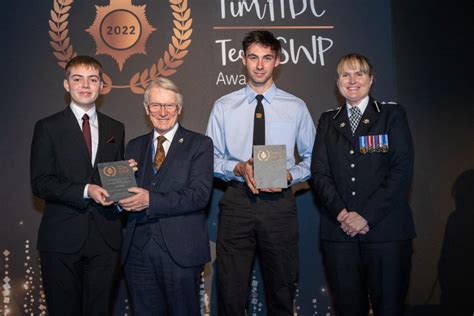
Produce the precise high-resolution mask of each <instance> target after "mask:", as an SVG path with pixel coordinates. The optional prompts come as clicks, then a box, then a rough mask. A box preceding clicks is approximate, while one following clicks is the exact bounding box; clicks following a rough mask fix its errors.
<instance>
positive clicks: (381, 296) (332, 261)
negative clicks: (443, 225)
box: [322, 240, 412, 316]
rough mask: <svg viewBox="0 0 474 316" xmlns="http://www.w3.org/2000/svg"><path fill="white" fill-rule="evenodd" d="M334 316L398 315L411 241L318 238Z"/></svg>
mask: <svg viewBox="0 0 474 316" xmlns="http://www.w3.org/2000/svg"><path fill="white" fill-rule="evenodd" d="M322 250H323V255H324V261H325V267H326V272H327V277H328V281H329V286H330V288H331V292H332V295H333V296H334V299H335V308H336V315H337V316H367V315H368V313H369V298H370V304H371V306H372V309H373V312H374V315H375V316H402V315H403V314H404V300H405V297H406V294H407V291H408V285H409V281H410V270H411V256H412V242H411V240H407V241H396V242H379V243H360V242H331V241H322Z"/></svg>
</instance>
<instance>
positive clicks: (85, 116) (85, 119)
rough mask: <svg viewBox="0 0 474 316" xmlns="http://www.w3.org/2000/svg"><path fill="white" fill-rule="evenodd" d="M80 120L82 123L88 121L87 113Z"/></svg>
mask: <svg viewBox="0 0 474 316" xmlns="http://www.w3.org/2000/svg"><path fill="white" fill-rule="evenodd" d="M82 120H83V121H88V120H89V115H87V113H85V114H84V115H83V116H82Z"/></svg>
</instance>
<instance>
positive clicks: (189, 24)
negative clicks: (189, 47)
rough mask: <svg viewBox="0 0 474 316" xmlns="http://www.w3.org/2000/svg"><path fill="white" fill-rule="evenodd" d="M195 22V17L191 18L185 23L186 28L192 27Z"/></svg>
mask: <svg viewBox="0 0 474 316" xmlns="http://www.w3.org/2000/svg"><path fill="white" fill-rule="evenodd" d="M192 24H193V19H189V20H188V21H187V22H186V23H184V29H185V30H187V29H190V28H191V25H192Z"/></svg>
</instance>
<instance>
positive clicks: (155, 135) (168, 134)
mask: <svg viewBox="0 0 474 316" xmlns="http://www.w3.org/2000/svg"><path fill="white" fill-rule="evenodd" d="M178 126H179V123H178V122H176V124H174V126H173V128H172V129H170V130H169V131H168V132H166V133H165V134H163V136H164V137H165V138H166V140H167V141H169V142H170V143H171V142H172V141H173V138H174V135H175V134H176V131H177V130H178ZM158 136H160V134H158V132H157V131H156V129H153V140H156V139H157V138H158Z"/></svg>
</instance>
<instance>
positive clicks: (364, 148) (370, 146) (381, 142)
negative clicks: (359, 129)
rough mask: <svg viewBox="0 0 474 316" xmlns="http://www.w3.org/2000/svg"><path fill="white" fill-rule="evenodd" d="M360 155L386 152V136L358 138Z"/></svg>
mask: <svg viewBox="0 0 474 316" xmlns="http://www.w3.org/2000/svg"><path fill="white" fill-rule="evenodd" d="M359 147H360V149H359V150H360V153H361V154H363V155H365V154H367V153H386V152H388V135H387V134H381V135H367V136H359Z"/></svg>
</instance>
